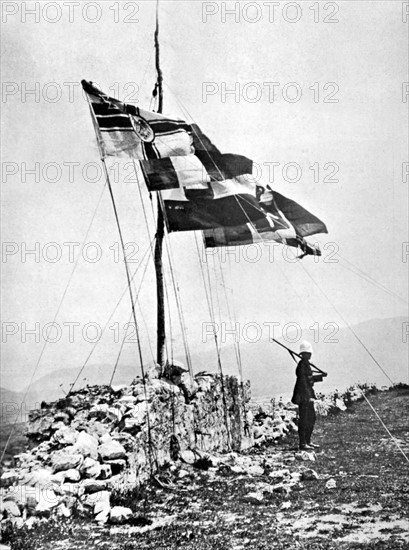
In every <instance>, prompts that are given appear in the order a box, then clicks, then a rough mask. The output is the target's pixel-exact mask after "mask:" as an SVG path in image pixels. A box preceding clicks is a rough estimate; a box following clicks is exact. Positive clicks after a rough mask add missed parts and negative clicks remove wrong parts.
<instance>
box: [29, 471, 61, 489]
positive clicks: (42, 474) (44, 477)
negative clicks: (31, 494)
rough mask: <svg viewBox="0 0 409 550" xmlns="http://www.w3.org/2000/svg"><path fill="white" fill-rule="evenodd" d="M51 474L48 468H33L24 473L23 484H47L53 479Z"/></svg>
mask: <svg viewBox="0 0 409 550" xmlns="http://www.w3.org/2000/svg"><path fill="white" fill-rule="evenodd" d="M53 477H54V476H53V475H52V473H51V472H50V470H46V469H45V468H40V469H38V470H33V471H31V472H30V473H29V474H26V475H25V476H24V478H23V484H24V485H29V486H30V487H35V486H40V487H42V486H44V485H49V483H51V482H52V481H53Z"/></svg>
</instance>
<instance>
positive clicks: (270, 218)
mask: <svg viewBox="0 0 409 550" xmlns="http://www.w3.org/2000/svg"><path fill="white" fill-rule="evenodd" d="M256 193H257V203H258V206H259V208H260V210H261V212H263V214H264V216H262V217H261V218H259V219H256V220H246V221H245V223H244V224H240V225H237V226H229V225H226V224H222V225H221V226H220V227H213V228H211V229H210V228H208V229H206V230H204V240H205V246H206V247H207V248H213V247H220V246H238V245H247V244H254V243H259V242H267V241H276V242H280V243H282V244H287V245H288V246H294V247H297V248H300V249H301V250H302V252H303V253H304V255H307V254H317V255H320V254H321V253H320V251H319V249H317V248H316V247H315V246H313V245H311V244H310V243H308V242H307V241H305V239H304V238H303V237H304V236H307V235H312V234H315V233H327V228H326V226H325V224H324V223H323V222H322V221H321V220H319V219H318V218H317V217H316V216H314V215H313V214H311V213H310V212H308V211H307V210H305V209H304V208H303V207H302V206H300V205H299V204H297V203H296V202H294V201H292V200H291V199H288V198H287V197H284V196H283V195H280V194H279V193H276V192H275V191H273V190H272V189H271V188H270V187H269V186H266V187H264V186H258V187H257V192H256Z"/></svg>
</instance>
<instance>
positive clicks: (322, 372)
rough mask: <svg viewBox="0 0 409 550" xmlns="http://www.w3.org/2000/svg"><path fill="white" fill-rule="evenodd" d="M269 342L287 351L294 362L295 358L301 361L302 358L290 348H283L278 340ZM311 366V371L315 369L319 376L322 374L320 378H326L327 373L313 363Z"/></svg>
mask: <svg viewBox="0 0 409 550" xmlns="http://www.w3.org/2000/svg"><path fill="white" fill-rule="evenodd" d="M270 342H275V343H276V344H278V345H279V346H281V347H282V348H284V349H286V350H287V351H288V353H289V354H290V355H291V357H292V358H293V359H294V361H297V360H296V358H295V357H299V358H300V359H302V356H301V355H300V354H299V353H297V352H295V351H293V350H292V349H290V348H287V346H285V345H284V344H282V343H281V342H279V341H278V340H276V339H275V338H271V340H270ZM310 365H311V368H312V369H315V370H316V371H317V372H319V373H320V374H322V376H324V377H325V376H328V373H326V372H325V371H323V370H321V369H319V368H318V367H317V366H315V365H314V364H313V363H310Z"/></svg>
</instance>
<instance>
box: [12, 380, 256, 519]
mask: <svg viewBox="0 0 409 550" xmlns="http://www.w3.org/2000/svg"><path fill="white" fill-rule="evenodd" d="M249 401H250V393H249V384H248V383H243V384H242V383H241V382H240V381H239V379H238V378H237V377H234V376H225V377H223V378H222V377H221V376H220V375H211V374H209V373H200V374H199V375H197V376H195V377H194V379H193V380H190V381H186V383H184V384H183V386H182V385H181V384H179V385H176V384H175V383H173V382H172V381H171V380H169V379H164V378H161V379H158V378H151V377H148V378H147V379H145V380H142V379H140V378H138V379H136V380H135V381H134V382H133V383H132V384H131V385H130V386H121V387H116V388H112V387H108V386H93V387H86V388H84V389H81V390H79V391H77V392H75V393H72V394H71V395H70V396H68V397H67V398H64V399H61V400H59V401H56V402H54V403H51V404H47V403H42V406H41V408H40V409H39V410H35V411H32V412H31V413H30V417H29V425H28V437H29V438H30V439H31V440H32V441H33V442H34V444H35V445H36V446H35V447H34V448H32V449H31V450H27V451H26V452H23V453H21V454H19V455H17V456H16V457H15V465H14V467H13V468H9V469H8V470H6V471H5V472H4V473H3V475H2V485H3V487H2V499H1V513H2V515H3V516H4V517H8V518H12V519H13V521H14V522H15V523H17V524H23V523H24V522H28V524H30V523H31V524H33V523H34V522H36V521H39V518H42V517H49V516H50V515H51V513H53V514H54V513H55V514H59V515H62V516H65V517H69V516H70V515H71V514H72V513H73V511H74V510H76V511H77V512H79V513H84V514H91V515H93V516H94V517H95V519H96V520H97V521H101V522H105V521H108V520H110V521H111V522H113V523H115V522H122V521H126V520H127V519H129V517H130V516H131V515H132V511H131V510H130V509H127V508H122V507H118V506H115V507H111V503H110V496H111V492H112V490H113V489H119V490H120V489H123V488H130V487H135V486H136V485H138V484H141V483H143V482H144V481H145V480H146V479H147V478H148V477H149V475H150V474H151V473H152V472H155V471H156V470H157V469H158V468H159V467H161V466H163V465H164V464H166V463H171V462H172V460H177V459H180V458H182V459H183V457H185V459H186V457H187V456H189V457H190V458H191V457H193V459H192V460H194V459H195V456H196V455H195V453H196V452H199V453H200V452H203V451H212V452H223V451H226V450H235V451H240V450H242V449H243V448H248V447H250V446H251V445H252V443H253V439H252V433H251V428H250V425H249V422H250V421H251V417H250V416H249V414H248V410H249Z"/></svg>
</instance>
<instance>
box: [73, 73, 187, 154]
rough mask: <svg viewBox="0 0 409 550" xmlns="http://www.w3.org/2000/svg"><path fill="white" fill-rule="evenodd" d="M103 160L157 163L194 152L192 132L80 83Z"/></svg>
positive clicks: (181, 122)
mask: <svg viewBox="0 0 409 550" xmlns="http://www.w3.org/2000/svg"><path fill="white" fill-rule="evenodd" d="M82 86H83V88H84V91H85V92H86V94H87V96H88V99H89V102H90V106H91V110H92V114H93V120H94V126H95V130H96V133H97V136H98V140H99V143H100V146H101V150H102V153H103V155H104V157H109V156H115V157H127V158H133V159H137V160H140V159H157V158H163V157H169V156H179V155H190V154H192V153H193V152H194V149H193V138H192V128H191V126H190V124H188V123H187V122H186V121H184V120H182V119H176V118H169V117H166V116H163V115H160V114H158V113H153V112H150V111H145V110H143V109H140V108H139V107H136V106H134V105H129V104H126V103H122V102H121V101H118V100H117V99H114V98H112V97H109V96H107V95H105V94H104V93H103V92H101V91H100V90H98V88H96V87H95V86H93V84H92V83H91V82H87V81H85V80H83V81H82Z"/></svg>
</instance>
